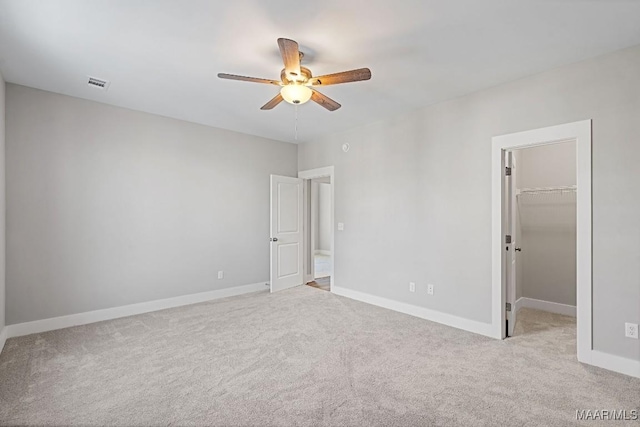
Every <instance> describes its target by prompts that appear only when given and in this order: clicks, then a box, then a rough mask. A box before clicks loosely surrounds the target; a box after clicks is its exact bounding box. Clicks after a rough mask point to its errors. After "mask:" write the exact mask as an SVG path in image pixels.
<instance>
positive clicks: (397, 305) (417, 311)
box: [331, 286, 494, 338]
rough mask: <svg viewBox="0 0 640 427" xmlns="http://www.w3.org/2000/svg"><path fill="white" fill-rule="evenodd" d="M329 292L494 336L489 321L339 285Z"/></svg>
mask: <svg viewBox="0 0 640 427" xmlns="http://www.w3.org/2000/svg"><path fill="white" fill-rule="evenodd" d="M331 292H332V293H334V294H336V295H340V296H343V297H347V298H351V299H354V300H357V301H361V302H365V303H367V304H371V305H377V306H378V307H383V308H387V309H389V310H393V311H398V312H400V313H404V314H408V315H410V316H415V317H419V318H421V319H425V320H430V321H432V322H436V323H441V324H443V325H447V326H451V327H454V328H458V329H462V330H465V331H468V332H473V333H476V334H480V335H485V336H488V337H491V338H494V334H493V328H492V325H491V323H483V322H478V321H476V320H470V319H465V318H463V317H458V316H454V315H452V314H447V313H443V312H441V311H436V310H431V309H428V308H424V307H419V306H417V305H412V304H407V303H404V302H399V301H394V300H391V299H387V298H383V297H378V296H375V295H371V294H366V293H364V292H359V291H354V290H351V289H347V288H343V287H339V286H333V287H332V288H331Z"/></svg>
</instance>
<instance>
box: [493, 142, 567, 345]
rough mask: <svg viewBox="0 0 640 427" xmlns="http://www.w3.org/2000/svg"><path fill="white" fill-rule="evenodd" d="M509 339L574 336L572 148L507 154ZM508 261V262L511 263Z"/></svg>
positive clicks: (564, 145) (554, 146) (549, 147)
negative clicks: (511, 313) (511, 302)
mask: <svg viewBox="0 0 640 427" xmlns="http://www.w3.org/2000/svg"><path fill="white" fill-rule="evenodd" d="M505 155H506V156H507V158H506V159H505V161H506V162H507V164H508V165H509V167H510V168H511V170H510V175H508V176H506V177H505V179H506V180H508V182H507V183H505V187H506V188H507V189H508V191H509V194H507V200H508V203H507V206H506V208H507V210H508V211H510V212H509V215H508V221H509V227H510V229H511V231H510V232H509V235H510V236H511V243H510V244H507V245H506V246H505V249H506V251H507V259H508V262H507V269H508V271H507V277H508V280H509V281H510V282H511V281H513V282H515V283H510V286H509V289H510V291H511V290H513V289H515V306H514V307H511V310H512V311H514V316H509V317H510V318H511V319H509V318H508V319H507V321H509V320H512V322H513V324H511V325H508V326H507V327H508V331H509V333H508V334H509V336H522V335H529V334H544V335H546V336H547V338H549V339H552V338H553V339H558V340H561V337H563V336H565V337H566V336H568V337H571V336H572V337H575V334H576V258H577V253H576V238H577V235H576V226H577V224H576V222H577V217H576V214H577V203H576V202H577V199H576V193H577V188H578V187H577V175H576V142H575V141H568V142H562V143H557V144H551V145H542V146H537V147H530V148H521V149H515V150H512V151H509V152H506V153H505ZM509 261H511V262H509Z"/></svg>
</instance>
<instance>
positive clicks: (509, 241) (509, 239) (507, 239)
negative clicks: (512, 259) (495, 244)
mask: <svg viewBox="0 0 640 427" xmlns="http://www.w3.org/2000/svg"><path fill="white" fill-rule="evenodd" d="M504 242H505V243H507V244H509V243H511V234H507V235H506V236H504Z"/></svg>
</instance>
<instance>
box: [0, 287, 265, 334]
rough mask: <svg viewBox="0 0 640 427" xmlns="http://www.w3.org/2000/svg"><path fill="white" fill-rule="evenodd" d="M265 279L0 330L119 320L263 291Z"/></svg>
mask: <svg viewBox="0 0 640 427" xmlns="http://www.w3.org/2000/svg"><path fill="white" fill-rule="evenodd" d="M266 282H268V280H265V281H264V282H260V283H253V284H251V285H244V286H234V287H231V288H224V289H217V290H215V291H208V292H201V293H197V294H191V295H182V296H179V297H174V298H166V299H160V300H155V301H148V302H141V303H138V304H130V305H123V306H120V307H112V308H105V309H102V310H95V311H87V312H85V313H77V314H70V315H68V316H60V317H52V318H50V319H42V320H34V321H32V322H25V323H17V324H15V325H7V326H5V328H4V329H3V333H4V336H5V339H7V338H13V337H20V336H23V335H31V334H38V333H41V332H47V331H53V330H55V329H64V328H69V327H71V326H78V325H86V324H88V323H94V322H102V321H103V320H111V319H118V318H120V317H128V316H134V315H136V314H144V313H149V312H152V311H158V310H164V309H167V308H174V307H180V306H183V305H190V304H197V303H199V302H205V301H211V300H215V299H220V298H227V297H232V296H236V295H242V294H248V293H251V292H258V291H266V290H267V287H266V286H265V283H266Z"/></svg>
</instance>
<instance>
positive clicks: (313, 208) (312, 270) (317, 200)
mask: <svg viewBox="0 0 640 427" xmlns="http://www.w3.org/2000/svg"><path fill="white" fill-rule="evenodd" d="M298 176H299V177H300V178H302V179H303V180H304V191H305V196H304V204H305V207H304V216H305V232H304V237H305V244H304V252H305V283H306V284H307V285H309V286H312V287H315V288H318V289H322V290H325V291H330V290H331V285H332V284H333V283H334V278H333V272H334V261H333V260H334V247H333V242H334V225H333V212H334V206H333V203H334V197H333V188H334V182H333V167H326V168H320V169H313V170H309V171H304V172H299V173H298Z"/></svg>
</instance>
